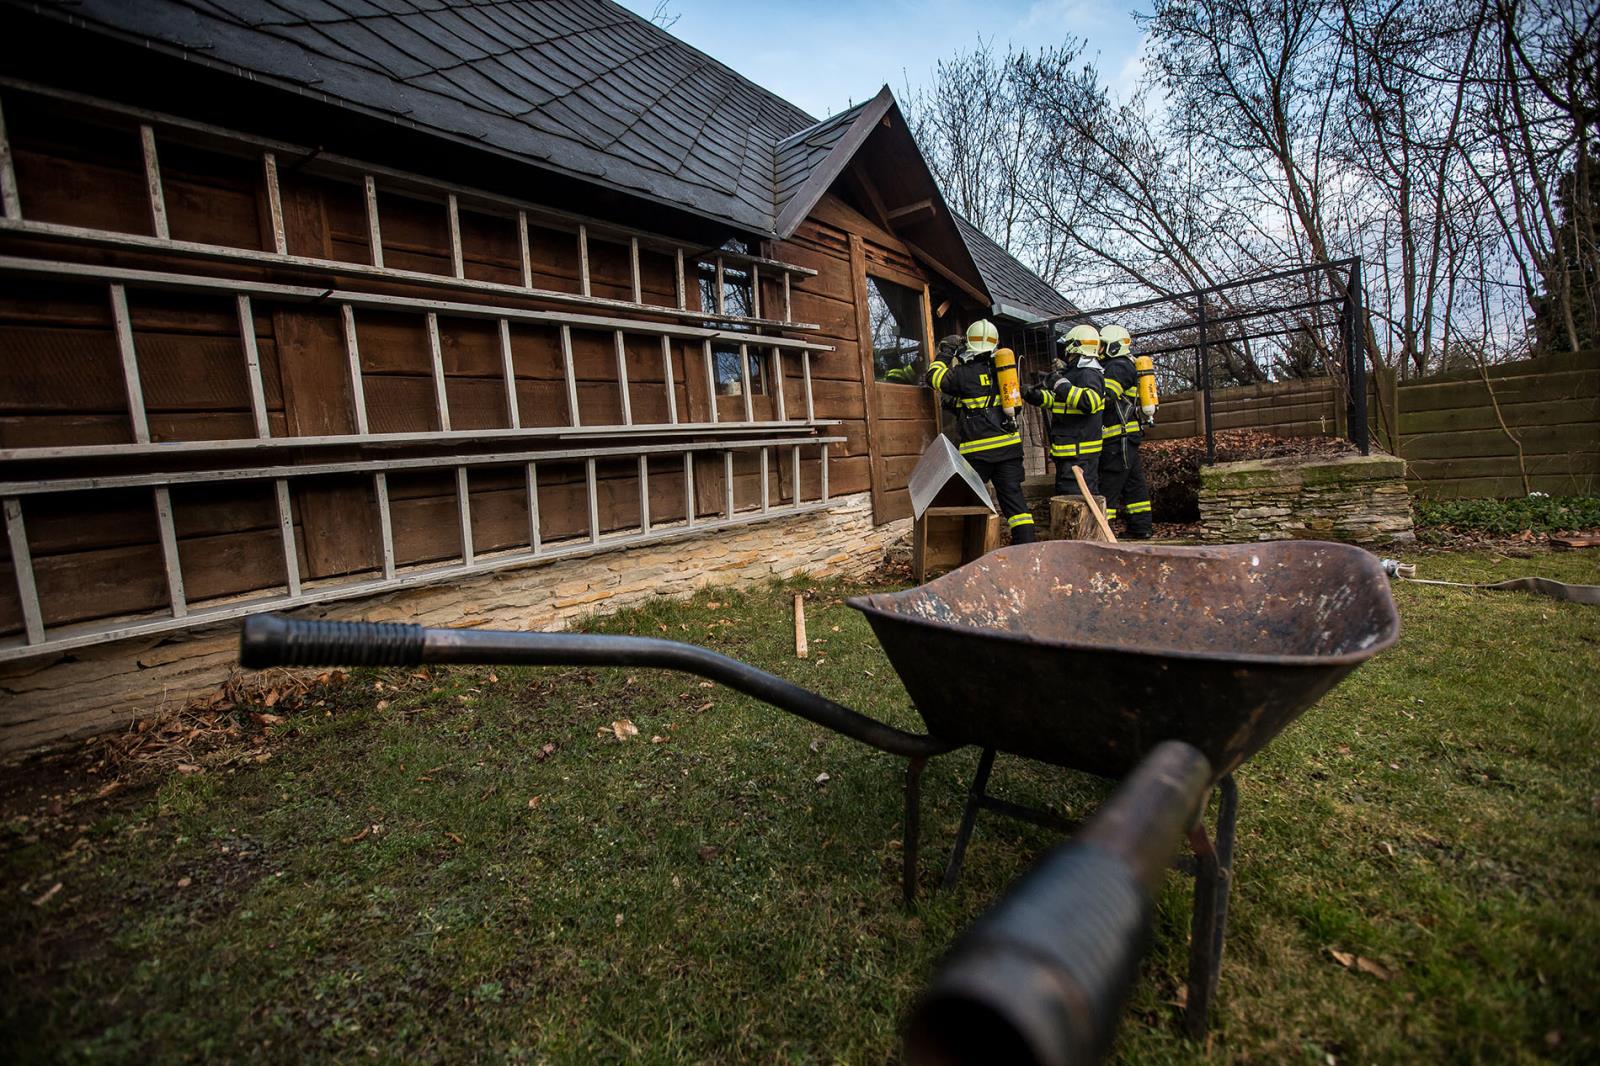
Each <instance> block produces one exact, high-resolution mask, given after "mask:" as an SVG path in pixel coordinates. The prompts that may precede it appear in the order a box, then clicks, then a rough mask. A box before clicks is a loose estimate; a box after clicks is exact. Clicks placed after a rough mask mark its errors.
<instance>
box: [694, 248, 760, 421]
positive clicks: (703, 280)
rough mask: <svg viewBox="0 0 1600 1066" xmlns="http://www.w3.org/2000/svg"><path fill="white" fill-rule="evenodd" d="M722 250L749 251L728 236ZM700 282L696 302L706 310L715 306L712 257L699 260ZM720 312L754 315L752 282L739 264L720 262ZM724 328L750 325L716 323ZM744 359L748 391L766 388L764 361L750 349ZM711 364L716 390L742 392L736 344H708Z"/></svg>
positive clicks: (744, 328) (742, 329)
mask: <svg viewBox="0 0 1600 1066" xmlns="http://www.w3.org/2000/svg"><path fill="white" fill-rule="evenodd" d="M722 251H725V252H737V253H739V254H741V255H749V254H751V252H750V248H749V246H748V245H747V244H745V243H744V242H743V241H740V240H737V239H735V240H729V241H728V242H726V243H725V244H723V246H722ZM697 276H698V279H699V283H700V306H701V307H704V308H706V309H707V310H715V309H716V308H717V268H716V264H715V261H714V260H713V261H710V262H701V263H700V269H699V272H698V275H697ZM722 313H723V314H727V315H737V316H743V317H745V318H753V317H755V283H754V279H753V278H752V277H751V274H750V271H749V270H748V269H747V268H746V267H744V266H743V265H742V264H739V265H736V264H733V263H728V262H724V263H723V264H722ZM720 325H721V327H722V328H723V329H726V330H738V331H740V332H748V331H749V330H750V327H749V326H748V325H746V324H744V323H739V322H725V323H720ZM745 354H746V359H747V361H748V362H749V364H750V392H751V394H752V395H756V396H759V395H762V394H764V393H765V392H766V391H767V388H766V374H765V373H764V371H763V367H764V366H765V361H764V360H763V359H762V358H761V356H760V355H759V354H758V353H757V352H755V351H753V350H749V349H747V350H746V353H745ZM711 364H712V368H713V372H714V373H715V374H716V385H717V394H718V395H719V396H742V395H744V376H743V375H742V374H740V373H739V346H738V345H737V344H732V343H727V342H723V343H720V344H716V345H713V346H712V348H711Z"/></svg>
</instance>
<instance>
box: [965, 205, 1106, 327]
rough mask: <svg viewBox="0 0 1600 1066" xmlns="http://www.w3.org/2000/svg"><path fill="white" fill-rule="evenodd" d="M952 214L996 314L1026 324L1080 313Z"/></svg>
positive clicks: (979, 230) (1012, 258)
mask: <svg viewBox="0 0 1600 1066" xmlns="http://www.w3.org/2000/svg"><path fill="white" fill-rule="evenodd" d="M951 214H952V215H954V217H955V220H956V228H958V229H959V230H960V231H961V239H962V240H964V241H965V242H966V244H967V250H968V251H969V252H971V253H972V261H973V262H974V263H976V264H977V265H978V272H979V273H980V274H982V275H983V285H984V288H986V289H988V290H989V295H990V297H991V298H992V299H993V300H994V313H995V314H996V315H1001V316H1004V317H1006V318H1014V319H1017V320H1019V321H1024V322H1026V321H1032V320H1034V319H1040V318H1054V317H1056V316H1057V315H1076V314H1078V313H1079V310H1078V308H1077V307H1075V306H1073V304H1072V301H1070V300H1068V299H1067V298H1066V297H1065V296H1062V295H1061V294H1060V293H1059V292H1057V291H1056V290H1055V289H1054V288H1052V287H1051V286H1050V283H1049V282H1047V281H1045V280H1044V279H1043V278H1041V277H1040V276H1039V275H1037V274H1035V273H1034V272H1033V271H1031V270H1029V269H1028V268H1027V267H1025V266H1023V265H1022V263H1021V262H1019V261H1018V260H1017V258H1016V256H1014V255H1012V254H1011V253H1010V252H1008V251H1006V250H1005V249H1004V248H1002V247H1000V246H999V245H998V244H996V243H995V242H994V241H992V240H990V239H989V237H988V235H987V234H985V233H984V232H983V231H982V230H981V229H979V228H978V227H977V226H974V225H973V224H972V223H970V222H968V221H967V220H966V219H964V218H962V217H961V216H960V215H956V214H955V213H954V212H951Z"/></svg>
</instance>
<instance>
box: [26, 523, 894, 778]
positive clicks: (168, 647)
mask: <svg viewBox="0 0 1600 1066" xmlns="http://www.w3.org/2000/svg"><path fill="white" fill-rule="evenodd" d="M909 527H910V522H909V520H907V521H901V522H892V523H889V524H887V525H882V526H874V525H873V524H872V497H871V495H870V494H868V493H861V494H859V495H855V496H846V497H841V498H840V499H838V500H837V501H835V503H834V505H833V506H832V507H831V508H830V509H829V510H827V511H823V512H818V513H813V514H807V515H798V516H795V517H791V518H780V519H774V520H772V521H770V522H762V523H757V524H755V525H749V526H741V527H738V528H736V529H728V530H722V531H720V532H717V533H713V534H696V535H686V536H685V537H683V538H682V539H679V540H673V541H663V542H658V543H655V544H650V545H647V546H644V547H637V548H628V549H623V550H617V551H612V552H605V553H602V554H598V555H591V556H585V557H582V558H576V559H563V560H559V561H556V562H551V563H544V564H538V565H534V566H527V567H522V568H519V569H516V570H505V571H500V572H498V573H493V574H485V575H482V576H479V577H475V578H471V579H469V580H467V581H463V582H459V583H455V584H445V585H430V586H425V587H421V588H414V589H405V590H401V591H397V592H392V593H386V594H384V595H381V596H373V597H369V598H367V599H361V600H344V601H341V602H339V603H333V604H319V605H317V606H313V607H306V608H302V609H300V610H298V611H294V612H290V613H292V614H294V615H295V616H296V617H301V618H361V619H366V620H369V621H375V622H413V623H416V624H419V625H453V626H488V627H497V628H506V629H544V630H552V629H564V628H566V627H567V626H568V625H570V624H571V623H573V622H575V621H577V620H579V619H581V618H584V617H586V616H589V615H595V614H606V613H610V612H612V611H616V610H620V609H622V608H624V607H629V606H633V605H635V604H638V603H641V602H643V601H644V600H647V599H649V598H650V597H652V596H671V597H674V598H680V599H681V598H687V597H689V596H692V595H693V594H694V593H695V591H696V590H697V589H700V588H703V587H705V586H707V585H732V586H736V587H737V586H748V585H754V584H759V583H761V582H765V581H768V580H772V579H775V578H787V577H793V576H795V575H797V574H802V573H805V574H813V575H816V576H845V577H859V576H864V575H865V574H867V573H869V572H871V571H872V570H874V569H875V568H876V567H877V566H878V565H879V564H880V563H881V561H882V559H883V553H884V546H885V545H886V544H887V543H889V542H890V541H892V540H894V539H895V538H897V537H902V536H904V534H905V531H906V530H907V529H908V528H909ZM237 646H238V623H237V622H229V623H223V624H219V625H215V626H209V627H206V628H203V629H196V630H189V631H184V632H181V633H177V634H169V635H166V636H163V637H159V638H146V639H141V640H129V641H118V642H116V643H111V644H101V645H94V646H91V647H87V648H81V649H78V650H75V651H73V652H70V653H67V654H63V655H58V656H55V657H54V658H45V659H35V660H22V661H20V662H15V663H7V664H4V665H0V754H15V753H17V752H21V751H25V750H27V749H30V748H34V747H38V746H40V745H43V744H48V743H52V742H55V741H59V740H62V739H66V738H69V737H75V736H83V735H87V734H93V733H101V732H105V731H106V730H109V729H114V728H117V727H120V726H124V725H126V724H127V723H128V722H130V721H133V720H135V719H137V718H143V717H147V716H151V715H159V714H161V713H163V712H164V711H172V710H176V709H178V708H180V707H182V706H184V705H185V704H187V703H189V702H190V701H192V700H194V699H196V698H198V697H201V696H205V695H208V694H210V693H212V692H214V691H215V690H216V689H217V688H218V686H219V685H221V684H222V683H223V682H224V681H225V680H226V679H227V678H228V676H229V674H230V673H232V672H233V671H234V670H235V669H237Z"/></svg>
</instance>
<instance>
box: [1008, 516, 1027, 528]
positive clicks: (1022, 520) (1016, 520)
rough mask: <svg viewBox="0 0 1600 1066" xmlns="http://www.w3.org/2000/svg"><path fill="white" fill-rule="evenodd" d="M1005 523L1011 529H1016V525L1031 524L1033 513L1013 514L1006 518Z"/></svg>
mask: <svg viewBox="0 0 1600 1066" xmlns="http://www.w3.org/2000/svg"><path fill="white" fill-rule="evenodd" d="M1006 525H1007V526H1009V527H1011V528H1012V529H1016V528H1017V527H1018V526H1031V525H1033V515H1031V514H1014V515H1012V516H1011V517H1010V518H1008V519H1006Z"/></svg>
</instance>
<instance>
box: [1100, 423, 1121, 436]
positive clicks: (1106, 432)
mask: <svg viewBox="0 0 1600 1066" xmlns="http://www.w3.org/2000/svg"><path fill="white" fill-rule="evenodd" d="M1100 436H1101V438H1102V439H1105V438H1110V437H1120V436H1122V423H1121V422H1113V423H1111V424H1110V425H1109V426H1106V427H1105V428H1104V429H1102V430H1101V431H1100Z"/></svg>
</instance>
